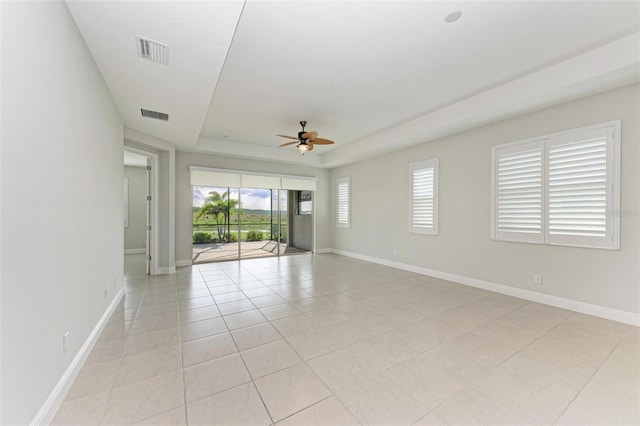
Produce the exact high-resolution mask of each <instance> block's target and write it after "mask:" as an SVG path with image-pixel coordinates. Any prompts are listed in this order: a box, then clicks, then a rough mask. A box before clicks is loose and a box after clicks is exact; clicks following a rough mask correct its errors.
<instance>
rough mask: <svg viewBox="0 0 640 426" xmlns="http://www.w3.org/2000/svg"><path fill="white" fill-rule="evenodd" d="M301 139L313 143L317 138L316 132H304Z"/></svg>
mask: <svg viewBox="0 0 640 426" xmlns="http://www.w3.org/2000/svg"><path fill="white" fill-rule="evenodd" d="M302 137H303V138H304V139H308V140H310V141H315V140H316V138H317V137H318V132H306V133H303V134H302Z"/></svg>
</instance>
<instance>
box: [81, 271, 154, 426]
mask: <svg viewBox="0 0 640 426" xmlns="http://www.w3.org/2000/svg"><path fill="white" fill-rule="evenodd" d="M148 284H149V281H148V278H147V286H146V287H145V289H144V293H142V298H141V299H140V302H138V309H137V310H136V314H135V316H134V318H133V321H132V323H131V328H133V325H134V324H135V323H136V321H137V320H138V315H140V310H141V309H142V302H143V301H144V298H145V297H146V295H147V290H148V289H149V285H148ZM124 285H125V294H124V298H123V299H122V302H123V307H124V302H125V301H126V297H127V287H126V282H125V284H124ZM130 337H131V330H129V331H128V332H127V337H126V338H125V343H124V345H123V347H122V353H121V354H120V359H119V360H118V367H117V368H116V374H115V376H114V377H113V381H112V382H111V386H110V387H109V393H108V395H107V399H106V401H105V405H104V409H103V410H102V415H101V416H100V421H99V422H98V424H100V425H101V424H103V422H104V419H105V417H106V415H107V408H108V407H109V402H110V401H111V396H112V394H113V389H114V387H115V383H116V380H117V379H118V374H119V373H120V368H121V367H122V361H123V360H124V357H125V354H126V350H127V347H128V344H129V339H130ZM83 368H84V366H83Z"/></svg>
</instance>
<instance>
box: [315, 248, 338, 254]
mask: <svg viewBox="0 0 640 426" xmlns="http://www.w3.org/2000/svg"><path fill="white" fill-rule="evenodd" d="M333 252H334V251H333V249H331V248H321V249H317V250H316V251H314V252H313V254H327V253H333Z"/></svg>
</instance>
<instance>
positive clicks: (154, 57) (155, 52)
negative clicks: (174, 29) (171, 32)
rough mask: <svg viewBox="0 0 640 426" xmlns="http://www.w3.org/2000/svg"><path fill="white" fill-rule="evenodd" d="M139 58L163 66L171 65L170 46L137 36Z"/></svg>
mask: <svg viewBox="0 0 640 426" xmlns="http://www.w3.org/2000/svg"><path fill="white" fill-rule="evenodd" d="M136 46H137V49H138V56H140V57H141V58H143V59H147V60H149V61H152V62H157V63H159V64H162V65H169V46H167V45H166V44H162V43H158V42H157V41H153V40H150V39H147V38H142V37H140V36H136Z"/></svg>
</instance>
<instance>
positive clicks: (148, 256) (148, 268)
mask: <svg viewBox="0 0 640 426" xmlns="http://www.w3.org/2000/svg"><path fill="white" fill-rule="evenodd" d="M146 211H147V227H146V232H147V238H146V240H147V247H146V249H147V250H146V258H145V265H146V271H147V275H149V274H151V159H150V158H149V157H147V208H146Z"/></svg>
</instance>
